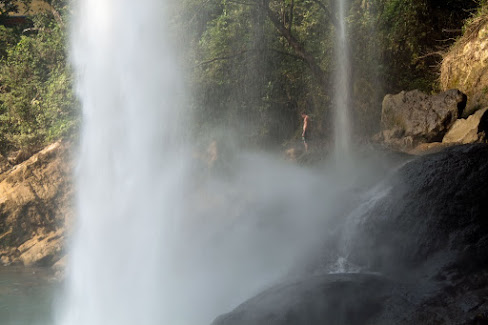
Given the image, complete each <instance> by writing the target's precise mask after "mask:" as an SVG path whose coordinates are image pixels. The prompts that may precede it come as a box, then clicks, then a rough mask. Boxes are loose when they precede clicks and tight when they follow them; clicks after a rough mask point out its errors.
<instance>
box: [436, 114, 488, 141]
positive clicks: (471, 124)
mask: <svg viewBox="0 0 488 325" xmlns="http://www.w3.org/2000/svg"><path fill="white" fill-rule="evenodd" d="M487 111H488V108H485V109H481V110H478V111H476V113H474V114H473V115H470V116H468V118H466V119H458V120H457V121H456V122H455V123H454V125H453V126H452V127H451V129H450V130H449V131H448V132H447V134H446V135H445V136H444V139H442V143H454V144H467V143H474V142H478V141H480V140H483V139H485V138H486V131H487V129H486V127H487V126H488V125H487V124H488V113H487Z"/></svg>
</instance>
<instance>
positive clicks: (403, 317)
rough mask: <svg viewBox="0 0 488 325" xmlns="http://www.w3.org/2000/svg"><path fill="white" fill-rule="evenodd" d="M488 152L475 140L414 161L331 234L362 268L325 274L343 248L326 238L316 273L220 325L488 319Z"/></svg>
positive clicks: (379, 324) (254, 301)
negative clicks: (344, 272)
mask: <svg viewBox="0 0 488 325" xmlns="http://www.w3.org/2000/svg"><path fill="white" fill-rule="evenodd" d="M486 157H488V145H484V144H476V145H468V146H458V147H452V148H448V149H446V150H444V151H442V152H440V153H436V154H433V155H428V156H424V157H420V158H417V159H415V160H414V161H411V162H409V163H407V164H406V165H404V166H403V167H402V168H401V169H399V170H398V172H397V173H396V174H395V175H393V177H391V178H389V179H388V180H387V181H385V182H384V183H382V184H381V186H378V187H377V188H375V189H373V190H374V191H373V192H372V193H371V196H366V201H365V202H367V204H365V205H362V206H361V209H359V210H355V212H353V213H351V214H350V215H349V216H348V217H344V218H341V219H340V220H343V227H344V230H343V231H342V232H341V231H336V232H334V233H335V236H337V237H335V238H329V241H330V242H333V243H338V242H344V243H347V245H346V246H345V247H347V251H346V252H344V251H338V252H337V255H339V256H341V255H342V254H344V253H346V254H345V255H346V256H348V263H350V264H351V265H355V266H356V268H357V269H360V270H361V272H363V274H360V273H350V274H345V275H339V276H338V275H332V274H329V275H323V276H319V277H317V276H316V275H315V274H317V273H318V272H321V271H322V272H327V270H322V269H321V265H324V261H326V260H327V259H329V260H333V259H334V258H336V257H334V254H333V253H331V251H330V250H331V249H332V250H334V249H335V248H330V247H331V245H326V246H325V247H327V249H324V251H323V253H322V255H321V256H317V257H316V267H314V268H312V269H310V271H307V272H308V273H307V274H308V275H307V274H305V275H304V276H303V278H302V279H301V280H299V281H293V282H291V283H288V282H285V283H284V284H281V285H278V286H275V287H273V288H270V289H268V290H266V291H264V292H263V293H261V294H260V295H258V296H256V297H254V298H251V299H250V300H248V301H247V302H245V303H243V304H242V305H241V306H239V307H237V308H236V309H235V310H233V311H231V312H230V313H228V314H225V315H223V316H221V317H219V318H217V319H216V320H215V322H214V325H236V324H246V325H268V324H273V325H282V324H294V325H301V324H303V325H305V324H306V325H313V324H337V325H339V324H344V325H345V324H363V325H368V324H371V325H373V324H374V325H391V324H397V325H398V324H400V325H401V324H404V325H407V324H408V325H414V324H415V325H417V324H439V325H447V324H452V325H454V324H460V325H461V324H462V325H476V324H487V323H488V302H487V301H486V297H487V295H488V271H487V270H488V219H487V216H488V163H487V160H486ZM351 218H352V219H351ZM351 227H352V228H351ZM341 234H342V235H341ZM332 247H333V246H332ZM337 255H336V256H337ZM342 256H344V255H342ZM365 272H366V274H364V273H365ZM353 293H357V294H356V295H354V294H353ZM368 297H369V298H368ZM356 317H357V318H356Z"/></svg>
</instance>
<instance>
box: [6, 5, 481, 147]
mask: <svg viewBox="0 0 488 325" xmlns="http://www.w3.org/2000/svg"><path fill="white" fill-rule="evenodd" d="M22 2H23V3H25V4H27V5H29V3H30V1H29V0H26V1H22ZM42 2H45V3H46V4H48V5H49V8H52V10H48V11H41V12H38V13H36V14H33V15H31V16H29V17H27V18H28V20H26V22H27V25H25V24H24V25H22V24H20V25H19V24H17V25H15V24H14V25H9V24H5V18H6V17H11V16H9V15H11V14H12V13H14V14H15V13H16V11H18V7H16V5H17V4H18V2H16V1H12V0H1V1H0V4H3V6H0V7H1V8H2V12H0V41H1V42H0V58H1V62H0V151H1V152H2V153H4V154H5V153H8V152H9V151H13V150H17V149H20V148H31V147H34V148H36V147H40V146H41V145H44V144H46V143H48V142H51V141H54V140H57V139H59V138H62V137H67V136H70V135H72V134H76V132H75V131H76V130H77V125H78V124H79V119H80V117H79V107H78V106H79V105H78V104H77V101H76V98H75V96H74V94H73V90H72V85H73V82H72V81H73V76H72V72H71V70H70V67H69V64H68V62H67V54H66V48H67V47H66V42H67V30H68V28H67V26H68V25H69V21H68V2H67V1H65V0H43V1H42ZM485 2H486V1H485ZM480 4H481V5H482V4H483V3H480V2H479V1H477V0H446V1H443V2H439V1H435V0H411V1H401V0H351V1H350V2H349V11H348V15H347V25H348V30H349V38H350V44H351V47H352V49H351V61H352V66H353V69H352V71H351V75H352V80H353V84H352V85H351V87H352V92H351V93H352V96H353V98H352V100H353V109H354V112H353V114H352V115H353V117H354V119H355V126H356V127H355V132H356V134H357V135H360V136H369V135H371V134H373V133H376V132H377V131H378V129H379V123H380V114H381V101H382V99H383V97H384V95H385V94H386V93H396V92H399V91H400V90H403V89H404V90H411V89H415V88H418V89H421V90H423V91H427V92H429V91H432V90H435V89H437V88H438V86H437V85H438V82H437V79H438V71H439V64H440V61H441V59H442V56H441V55H440V54H441V53H442V51H444V50H445V49H447V48H448V47H449V46H450V45H451V44H452V42H453V40H454V38H455V37H457V36H459V35H461V28H462V26H463V23H464V20H465V19H466V18H468V17H470V16H471V15H472V12H473V11H474V10H475V9H476V8H478V6H479V5H480ZM178 6H179V10H178V12H177V13H175V14H174V17H173V20H172V22H171V24H172V25H173V26H174V28H175V29H177V30H178V31H179V33H180V34H179V35H182V34H184V36H183V37H182V38H180V39H182V40H183V42H184V43H185V44H186V45H182V46H183V48H184V49H186V50H187V51H186V53H187V56H186V58H185V59H186V62H185V65H186V67H189V69H190V72H189V76H190V83H191V86H192V93H193V101H192V106H193V110H194V113H195V115H196V119H197V120H199V121H201V122H202V123H199V125H198V128H197V129H195V130H193V131H195V132H196V134H197V135H202V134H209V133H211V132H213V131H214V130H215V129H216V128H215V126H216V125H218V126H219V129H221V128H224V129H232V130H238V131H239V134H240V135H241V140H242V141H243V142H245V143H251V144H257V145H259V146H276V145H280V144H282V143H286V142H287V141H288V140H290V139H296V138H298V136H299V134H298V131H297V130H298V129H299V112H300V111H301V110H308V111H309V115H310V116H311V118H312V120H313V125H314V131H315V135H314V136H315V138H319V139H327V138H328V137H329V135H330V134H331V129H332V125H331V120H332V119H331V113H330V111H331V110H330V108H331V106H332V101H331V97H332V96H331V93H332V92H333V89H334V84H333V83H334V82H333V78H332V76H333V73H334V71H335V69H336V65H335V64H334V44H335V40H334V38H335V29H336V26H337V17H336V15H335V12H336V8H335V6H336V4H335V1H333V0H304V1H299V0H243V1H233V0H208V1H203V2H202V1H200V0H185V1H183V2H181V3H179V4H178ZM17 14H18V13H17ZM2 17H3V18H2ZM182 30H187V32H186V33H182Z"/></svg>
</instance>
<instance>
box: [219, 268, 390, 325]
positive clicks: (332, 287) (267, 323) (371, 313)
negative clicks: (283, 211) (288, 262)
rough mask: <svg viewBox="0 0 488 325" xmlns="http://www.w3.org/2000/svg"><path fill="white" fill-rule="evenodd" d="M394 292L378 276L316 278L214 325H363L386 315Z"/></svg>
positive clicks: (263, 297) (269, 294)
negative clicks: (388, 303)
mask: <svg viewBox="0 0 488 325" xmlns="http://www.w3.org/2000/svg"><path fill="white" fill-rule="evenodd" d="M391 291H392V288H391V285H390V283H389V282H388V281H387V280H386V279H385V278H383V277H380V276H377V275H370V274H369V275H368V274H340V275H339V274H336V275H334V274H331V275H323V276H312V277H309V278H307V279H302V280H300V281H296V282H291V283H286V284H281V285H278V286H276V287H273V288H271V289H268V290H266V291H264V292H263V293H261V294H259V295H258V296H256V297H254V298H252V299H250V300H248V301H247V302H245V303H243V304H242V305H240V306H239V307H237V308H236V309H235V310H234V311H232V312H230V313H228V314H225V315H222V316H220V317H218V318H217V319H216V320H215V321H214V322H213V323H212V325H322V324H328V325H340V324H348V325H363V324H366V323H368V322H369V321H371V320H373V319H375V318H376V316H377V315H379V314H380V313H381V312H382V310H383V306H384V302H385V300H386V299H388V298H389V296H390V294H391Z"/></svg>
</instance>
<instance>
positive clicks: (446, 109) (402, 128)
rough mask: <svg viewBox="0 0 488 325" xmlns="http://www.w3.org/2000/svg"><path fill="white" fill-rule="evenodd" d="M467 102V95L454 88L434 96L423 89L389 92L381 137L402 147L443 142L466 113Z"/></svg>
mask: <svg viewBox="0 0 488 325" xmlns="http://www.w3.org/2000/svg"><path fill="white" fill-rule="evenodd" d="M465 105H466V96H465V95H464V94H463V93H461V92H460V91H458V90H454V89H452V90H449V91H446V92H443V93H440V94H437V95H432V96H429V95H427V94H424V93H423V92H421V91H419V90H413V91H409V92H405V91H402V92H401V93H399V94H396V95H386V96H385V98H384V100H383V109H382V114H381V122H382V128H383V131H382V133H381V134H380V136H379V140H382V141H383V142H384V143H385V144H387V145H388V146H390V147H393V148H395V149H401V150H408V149H411V148H414V147H415V146H417V145H418V144H421V143H429V142H439V141H441V140H442V138H443V137H444V135H445V134H446V132H447V131H448V130H449V128H450V127H451V126H452V125H453V124H454V122H455V121H456V120H457V118H458V117H459V116H460V115H461V114H462V112H463V110H464V107H465Z"/></svg>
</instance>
